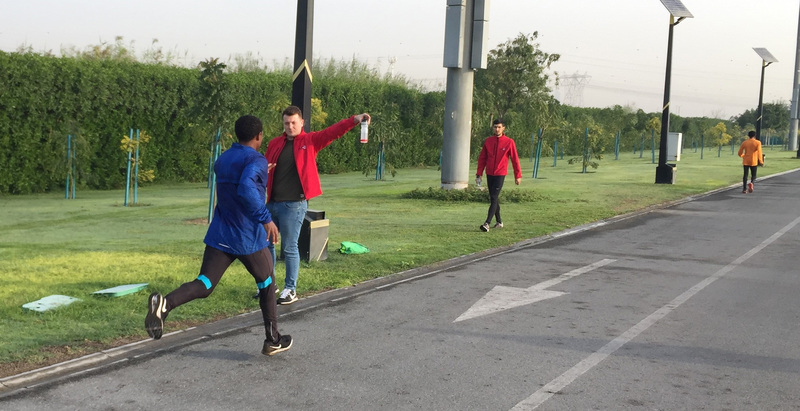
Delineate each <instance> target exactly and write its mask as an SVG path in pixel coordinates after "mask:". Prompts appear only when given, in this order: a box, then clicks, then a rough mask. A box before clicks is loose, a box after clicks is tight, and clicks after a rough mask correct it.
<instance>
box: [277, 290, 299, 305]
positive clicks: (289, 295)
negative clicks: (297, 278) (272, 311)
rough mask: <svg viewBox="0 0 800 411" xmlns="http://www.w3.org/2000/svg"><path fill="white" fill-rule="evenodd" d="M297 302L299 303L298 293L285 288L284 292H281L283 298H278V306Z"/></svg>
mask: <svg viewBox="0 0 800 411" xmlns="http://www.w3.org/2000/svg"><path fill="white" fill-rule="evenodd" d="M295 301H297V293H295V291H294V290H290V289H288V288H284V289H283V292H281V296H280V297H278V304H280V305H289V304H291V303H293V302H295Z"/></svg>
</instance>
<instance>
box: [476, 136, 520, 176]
mask: <svg viewBox="0 0 800 411" xmlns="http://www.w3.org/2000/svg"><path fill="white" fill-rule="evenodd" d="M509 158H510V159H511V165H512V166H514V178H515V179H517V178H522V171H521V170H520V167H519V156H517V145H516V144H514V140H512V139H510V138H508V137H507V136H506V135H505V134H504V135H502V136H500V137H498V136H491V137H489V138H487V139H486V140H485V141H484V142H483V148H482V149H481V154H480V156H478V171H477V172H476V173H475V174H476V175H477V176H478V177H480V176H482V175H483V169H484V167H485V168H486V175H487V176H504V175H506V174H508V159H509Z"/></svg>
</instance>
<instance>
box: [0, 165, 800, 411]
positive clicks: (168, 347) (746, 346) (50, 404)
mask: <svg viewBox="0 0 800 411" xmlns="http://www.w3.org/2000/svg"><path fill="white" fill-rule="evenodd" d="M799 180H800V172H791V173H785V174H782V175H779V176H775V177H772V178H768V179H763V180H761V182H759V183H758V184H757V185H756V192H755V193H753V194H742V193H741V191H740V189H739V188H738V187H736V188H731V189H726V190H720V191H718V192H715V193H712V194H709V195H705V196H698V197H697V198H692V199H688V200H687V201H683V202H679V203H678V204H675V205H673V206H670V207H667V208H663V209H654V210H651V211H649V212H644V213H637V214H634V215H629V216H624V217H622V218H615V219H612V220H608V221H603V222H600V223H597V224H591V225H588V226H585V227H580V228H578V229H575V230H569V231H567V232H562V233H558V234H556V235H554V236H549V237H547V238H539V239H532V240H530V241H526V242H523V243H520V244H517V245H515V246H512V247H508V248H504V249H500V250H493V251H492V252H486V253H481V254H476V255H471V256H465V257H462V258H459V259H456V260H452V261H450V262H448V263H446V264H441V265H438V266H435V267H427V268H425V269H419V270H413V271H410V272H406V273H401V274H398V275H395V276H391V277H388V278H384V279H380V280H376V281H372V282H368V283H365V284H361V285H359V286H357V287H351V288H348V289H346V290H338V291H335V292H330V293H324V294H321V295H317V296H313V297H311V298H306V299H301V300H300V301H299V302H297V303H295V304H294V305H292V306H289V307H281V308H282V310H283V314H282V317H281V321H282V323H281V328H282V330H283V331H284V332H286V333H290V334H292V335H293V336H294V338H295V343H294V346H293V347H292V349H291V350H289V351H287V352H285V353H281V354H278V355H276V356H273V357H266V356H263V355H261V354H260V349H261V344H262V341H263V328H262V326H261V325H259V324H258V321H259V320H260V315H259V314H258V313H253V314H248V315H244V316H240V317H237V318H234V319H230V320H226V321H223V322H219V323H215V324H211V325H208V326H203V327H199V328H196V329H192V330H188V331H185V332H177V333H172V334H168V335H166V336H165V337H164V338H163V339H162V340H160V341H146V342H142V343H139V344H134V345H131V346H126V347H123V348H121V349H117V350H109V351H107V352H104V353H101V354H99V355H97V356H92V357H90V358H84V359H81V360H79V361H76V362H73V363H72V364H62V365H59V366H56V367H50V368H48V369H46V370H39V371H37V372H34V373H28V374H26V375H23V376H17V377H11V378H7V379H4V380H2V381H0V383H2V391H0V409H4V410H6V409H7V410H44V409H48V410H49V409H76V410H78V409H80V410H94V409H97V410H100V409H102V410H109V409H156V408H162V409H185V410H189V409H203V410H223V409H224V410H229V409H267V408H278V409H297V410H300V409H303V410H305V409H326V410H353V409H356V410H383V409H385V410H405V409H408V410H412V409H413V410H420V409H422V410H510V409H520V410H524V409H539V410H578V409H583V410H610V409H615V410H616V409H649V410H662V409H663V410H678V409H680V410H684V409H685V410H699V409H705V410H787V409H800V348H798V345H799V343H800V331H799V330H798V323H799V322H800V270H799V269H798V265H799V264H798V262H799V261H798V257H797V253H798V250H800V227H798V224H800V207H798V206H797V205H798V204H800V189H799V188H800V183H798V181H799ZM532 212H535V210H532ZM506 224H507V226H511V225H513V221H507V222H506ZM491 235H492V232H489V233H480V232H478V231H477V229H476V233H475V237H476V241H480V238H481V236H491ZM301 280H302V273H301ZM143 298H144V297H143ZM211 298H213V295H212V297H211ZM243 298H248V296H243ZM142 306H143V307H144V300H143V303H142Z"/></svg>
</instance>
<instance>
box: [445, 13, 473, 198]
mask: <svg viewBox="0 0 800 411" xmlns="http://www.w3.org/2000/svg"><path fill="white" fill-rule="evenodd" d="M447 4H448V6H447V7H448V16H447V17H448V21H447V27H446V30H448V32H447V33H446V34H445V36H446V38H445V47H446V48H447V47H450V49H449V50H448V49H445V66H446V67H447V91H446V94H445V99H444V129H443V133H444V134H443V138H444V140H443V142H442V188H444V189H447V190H450V189H457V190H460V189H464V188H466V187H467V185H468V184H469V183H468V182H469V181H470V178H469V177H470V176H469V146H470V136H471V135H472V86H473V80H474V77H475V72H474V71H473V70H472V68H470V56H471V53H470V51H471V44H472V14H473V13H472V12H473V0H465V1H452V0H448V3H447ZM456 15H457V16H458V17H453V16H456ZM456 19H458V20H459V24H458V25H457V29H456V25H455V23H454V21H456ZM456 30H457V32H456ZM456 35H458V36H459V37H460V41H457V42H456V41H454V40H451V41H450V43H449V44H448V40H450V39H453V38H455V37H454V36H456ZM447 36H450V37H449V38H448V37H447ZM456 47H460V50H459V49H455V48H456ZM448 60H449V61H448Z"/></svg>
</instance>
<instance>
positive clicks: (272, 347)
mask: <svg viewBox="0 0 800 411" xmlns="http://www.w3.org/2000/svg"><path fill="white" fill-rule="evenodd" d="M292 342H294V340H292V336H291V335H282V336H281V338H280V339H279V340H278V342H269V341H268V340H264V348H262V349H261V354H264V355H275V354H277V353H279V352H283V351H286V350H288V349H289V348H291V346H292Z"/></svg>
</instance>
